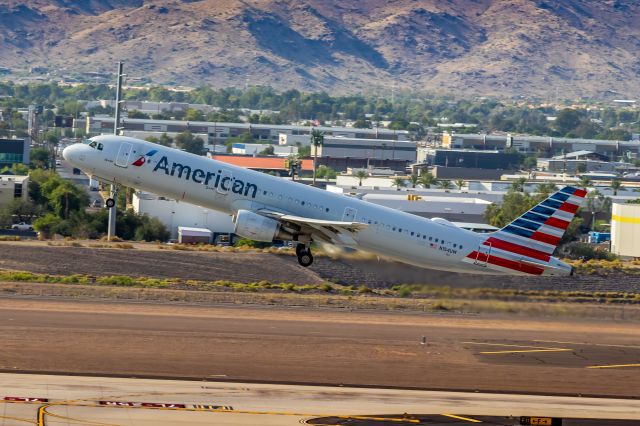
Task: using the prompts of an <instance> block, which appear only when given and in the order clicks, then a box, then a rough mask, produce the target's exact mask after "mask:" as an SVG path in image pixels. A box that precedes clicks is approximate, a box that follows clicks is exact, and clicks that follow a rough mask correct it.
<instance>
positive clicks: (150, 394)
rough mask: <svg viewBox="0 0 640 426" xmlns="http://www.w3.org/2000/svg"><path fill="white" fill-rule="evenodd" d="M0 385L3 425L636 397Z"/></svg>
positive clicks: (40, 378) (270, 416) (393, 420)
mask: <svg viewBox="0 0 640 426" xmlns="http://www.w3.org/2000/svg"><path fill="white" fill-rule="evenodd" d="M0 389H1V390H2V393H4V395H3V394H0V425H7V426H8V425H25V424H35V425H69V424H79V425H94V426H107V425H108V426H115V425H122V426H128V425H176V424H189V425H205V424H207V425H211V424H215V425H255V426H261V425H281V426H286V425H299V424H301V423H304V424H311V425H314V424H315V425H327V424H349V425H388V424H396V425H412V424H429V425H437V424H448V425H458V424H460V425H469V424H472V423H478V422H482V423H484V424H486V425H488V426H491V425H503V424H518V423H514V422H513V421H512V423H504V422H503V420H505V419H504V417H503V416H512V417H511V418H517V419H519V418H520V416H538V417H548V418H551V417H555V418H571V417H573V418H597V419H598V418H599V419H628V420H630V419H635V420H640V401H638V400H629V399H606V398H579V397H551V396H537V395H518V394H511V395H505V394H484V393H461V392H438V391H418V390H400V389H373V388H370V389H363V388H349V387H326V386H294V385H269V384H252V383H205V382H198V381H171V380H148V379H121V378H102V377H68V376H48V375H25V374H7V373H5V374H0ZM405 413H406V414H405ZM427 414H429V416H427ZM382 415H386V416H387V418H386V419H385V418H381V416H382ZM485 416H490V417H485ZM563 424H564V425H565V426H567V425H569V426H571V425H572V424H573V425H586V424H589V425H596V424H597V425H607V426H618V425H619V426H631V425H633V424H637V422H635V421H631V422H630V421H625V422H623V421H613V420H607V421H593V422H589V423H586V422H585V421H582V422H577V423H576V422H573V423H572V422H571V421H567V420H565V421H564V423H563Z"/></svg>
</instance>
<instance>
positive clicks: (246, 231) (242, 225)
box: [234, 210, 293, 243]
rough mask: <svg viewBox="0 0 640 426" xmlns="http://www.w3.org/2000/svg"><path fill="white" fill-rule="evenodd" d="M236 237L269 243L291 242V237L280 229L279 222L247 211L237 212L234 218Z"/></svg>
mask: <svg viewBox="0 0 640 426" xmlns="http://www.w3.org/2000/svg"><path fill="white" fill-rule="evenodd" d="M234 223H235V225H236V226H235V230H234V232H235V233H236V234H237V235H240V236H241V237H244V238H249V239H251V240H254V241H264V242H268V243H270V242H271V241H273V240H274V239H281V240H292V239H293V235H291V234H290V233H289V232H286V231H284V230H283V229H281V227H280V222H278V221H277V220H275V219H271V218H270V217H265V216H262V215H259V214H257V213H254V212H251V211H249V210H238V213H236V215H235V217H234Z"/></svg>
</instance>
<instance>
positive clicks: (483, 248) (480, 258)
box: [473, 243, 491, 267]
mask: <svg viewBox="0 0 640 426" xmlns="http://www.w3.org/2000/svg"><path fill="white" fill-rule="evenodd" d="M489 256H491V243H489V245H488V246H487V245H484V244H480V245H479V246H478V251H477V254H476V260H475V261H474V262H473V263H474V264H476V265H478V266H484V267H486V266H487V262H489Z"/></svg>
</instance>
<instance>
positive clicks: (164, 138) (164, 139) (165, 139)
mask: <svg viewBox="0 0 640 426" xmlns="http://www.w3.org/2000/svg"><path fill="white" fill-rule="evenodd" d="M158 143H159V144H160V145H162V146H171V145H173V139H171V137H170V136H168V135H167V134H166V133H163V134H162V135H160V139H158Z"/></svg>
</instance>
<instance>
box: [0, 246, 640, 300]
mask: <svg viewBox="0 0 640 426" xmlns="http://www.w3.org/2000/svg"><path fill="white" fill-rule="evenodd" d="M56 244H64V242H56ZM80 244H83V245H84V246H85V247H69V246H49V245H47V242H39V241H20V242H0V269H13V270H23V271H30V272H39V273H49V274H71V273H79V274H89V275H130V276H145V277H157V278H182V279H196V280H209V281H215V280H230V281H235V282H245V283H246V282H255V281H261V280H267V281H270V282H274V283H280V282H289V283H294V284H316V283H320V282H322V281H331V282H335V283H339V284H345V285H355V286H360V285H366V286H369V287H371V288H388V287H391V286H393V285H396V284H410V283H417V284H430V285H436V286H451V287H465V288H474V287H491V288H512V289H521V290H522V289H528V290H565V291H569V290H571V291H620V292H629V293H639V292H640V279H638V277H637V276H625V275H620V276H612V277H600V276H590V275H585V276H572V277H560V278H557V277H543V278H541V277H518V276H504V277H500V279H496V277H494V276H490V275H469V274H455V273H449V272H442V271H434V270H429V269H423V268H418V267H415V266H410V265H405V264H401V263H397V262H389V261H385V260H383V259H378V260H376V259H375V258H371V257H363V258H361V259H360V258H345V257H338V258H330V257H326V256H316V257H315V261H314V264H313V265H312V266H311V267H310V268H303V267H301V266H299V265H298V263H297V261H296V259H295V256H292V255H282V254H281V255H276V254H269V253H251V252H236V253H232V252H193V251H181V250H171V249H170V248H171V246H164V247H166V248H168V249H165V250H160V249H158V245H157V244H142V243H135V244H133V246H134V247H135V248H134V249H128V250H127V249H116V248H111V249H108V248H95V247H89V246H90V245H95V244H103V243H99V242H96V241H90V242H86V241H85V242H80Z"/></svg>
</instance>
